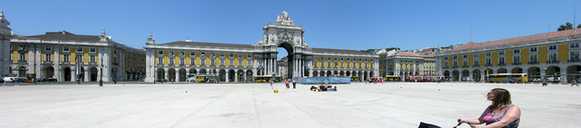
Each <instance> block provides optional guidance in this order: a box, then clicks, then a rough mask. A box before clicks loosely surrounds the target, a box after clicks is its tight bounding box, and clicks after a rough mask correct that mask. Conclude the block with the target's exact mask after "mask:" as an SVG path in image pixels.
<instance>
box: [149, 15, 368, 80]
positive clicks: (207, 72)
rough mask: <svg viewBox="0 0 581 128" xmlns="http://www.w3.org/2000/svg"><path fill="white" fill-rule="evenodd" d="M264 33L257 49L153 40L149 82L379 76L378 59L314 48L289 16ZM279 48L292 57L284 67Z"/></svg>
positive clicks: (254, 45)
mask: <svg viewBox="0 0 581 128" xmlns="http://www.w3.org/2000/svg"><path fill="white" fill-rule="evenodd" d="M262 30H263V32H264V33H263V38H262V40H260V41H258V42H257V43H255V44H251V43H245V44H233V43H213V42H196V41H190V40H185V41H174V42H168V43H162V44H156V43H155V41H154V40H153V37H150V38H149V39H148V41H147V43H146V46H145V49H146V56H147V57H146V65H147V66H146V68H147V71H146V72H147V76H146V79H145V82H155V81H170V82H184V81H187V80H188V79H189V78H194V76H195V77H198V76H200V77H207V78H213V79H217V80H216V81H221V82H252V81H255V80H256V81H266V80H270V79H278V78H282V79H291V78H292V79H297V78H304V77H322V76H325V77H326V76H341V77H353V78H357V79H356V80H368V79H370V78H371V77H373V76H377V67H378V66H377V65H378V59H377V58H378V56H377V55H374V54H372V53H368V52H365V51H358V50H345V49H327V48H311V47H309V45H308V44H307V42H306V41H305V40H304V33H305V32H304V29H303V27H301V26H297V25H294V22H293V21H292V19H291V17H290V16H289V15H288V13H287V12H286V11H283V12H282V13H281V15H279V16H277V18H276V22H275V23H270V24H267V25H265V26H264V27H263V28H262ZM277 48H284V49H285V50H286V51H287V53H288V54H287V56H286V59H285V61H286V62H285V63H284V64H279V63H278V61H277V52H278V51H277ZM280 65H284V67H282V68H284V69H281V66H280ZM206 81H209V80H206ZM212 82H213V80H212Z"/></svg>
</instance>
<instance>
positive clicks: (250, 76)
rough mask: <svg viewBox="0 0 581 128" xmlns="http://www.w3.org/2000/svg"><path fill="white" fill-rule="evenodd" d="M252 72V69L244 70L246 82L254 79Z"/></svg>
mask: <svg viewBox="0 0 581 128" xmlns="http://www.w3.org/2000/svg"><path fill="white" fill-rule="evenodd" d="M253 74H254V73H253V72H252V70H246V82H253V81H254V79H253V78H254V77H252V75H253Z"/></svg>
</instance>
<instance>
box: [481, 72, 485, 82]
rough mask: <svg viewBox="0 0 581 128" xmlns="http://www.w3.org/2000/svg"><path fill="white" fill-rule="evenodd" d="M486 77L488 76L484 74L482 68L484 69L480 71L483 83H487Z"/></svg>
mask: <svg viewBox="0 0 581 128" xmlns="http://www.w3.org/2000/svg"><path fill="white" fill-rule="evenodd" d="M484 78H486V76H484V70H482V71H481V72H480V82H482V83H485V82H486V80H484Z"/></svg>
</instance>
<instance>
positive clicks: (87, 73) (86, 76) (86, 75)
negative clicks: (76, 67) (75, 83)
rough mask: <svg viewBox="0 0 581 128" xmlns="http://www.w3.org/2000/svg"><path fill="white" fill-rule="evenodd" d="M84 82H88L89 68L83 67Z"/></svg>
mask: <svg viewBox="0 0 581 128" xmlns="http://www.w3.org/2000/svg"><path fill="white" fill-rule="evenodd" d="M84 68H85V82H89V67H87V66H85V67H84Z"/></svg>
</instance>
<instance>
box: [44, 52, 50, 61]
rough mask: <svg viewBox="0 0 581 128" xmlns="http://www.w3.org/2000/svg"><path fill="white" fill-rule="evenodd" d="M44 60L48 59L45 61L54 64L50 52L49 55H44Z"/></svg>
mask: <svg viewBox="0 0 581 128" xmlns="http://www.w3.org/2000/svg"><path fill="white" fill-rule="evenodd" d="M44 58H46V59H45V60H46V62H52V60H51V59H52V58H51V54H50V52H49V53H46V54H44Z"/></svg>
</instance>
